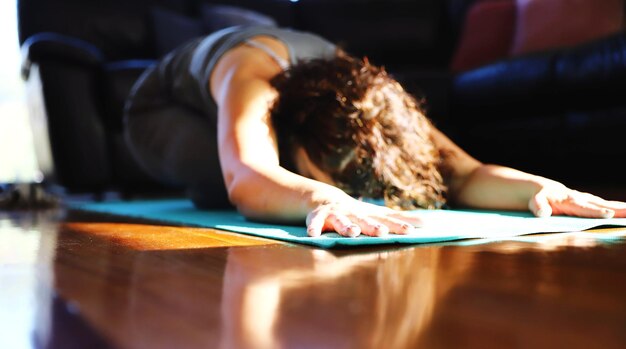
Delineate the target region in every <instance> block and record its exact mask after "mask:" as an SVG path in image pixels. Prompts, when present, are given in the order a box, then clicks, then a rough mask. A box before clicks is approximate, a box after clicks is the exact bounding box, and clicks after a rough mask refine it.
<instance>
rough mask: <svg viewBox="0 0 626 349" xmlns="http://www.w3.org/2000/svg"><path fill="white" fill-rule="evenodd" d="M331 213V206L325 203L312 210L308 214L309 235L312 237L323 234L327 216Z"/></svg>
mask: <svg viewBox="0 0 626 349" xmlns="http://www.w3.org/2000/svg"><path fill="white" fill-rule="evenodd" d="M329 213H330V207H328V206H324V205H322V206H320V207H318V208H316V209H315V210H313V211H311V213H309V214H308V215H307V216H306V226H307V228H306V232H307V235H309V236H310V237H318V236H320V235H322V230H323V229H324V226H325V225H326V217H328V214H329Z"/></svg>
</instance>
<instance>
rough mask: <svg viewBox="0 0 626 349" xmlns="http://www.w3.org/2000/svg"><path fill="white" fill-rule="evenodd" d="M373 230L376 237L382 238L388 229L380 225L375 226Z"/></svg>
mask: <svg viewBox="0 0 626 349" xmlns="http://www.w3.org/2000/svg"><path fill="white" fill-rule="evenodd" d="M374 229H375V230H376V232H377V233H378V236H383V235H387V234H389V228H387V227H386V226H384V225H382V224H376V225H375V226H374Z"/></svg>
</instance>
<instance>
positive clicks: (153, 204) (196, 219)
mask: <svg viewBox="0 0 626 349" xmlns="http://www.w3.org/2000/svg"><path fill="white" fill-rule="evenodd" d="M70 207H71V208H73V209H78V210H84V211H93V212H101V213H108V214H114V215H120V216H127V217H137V218H143V219H149V220H154V221H160V222H165V223H174V224H179V225H189V226H196V227H206V228H215V229H220V230H226V231H232V232H237V233H243V234H249V235H254V236H259V237H264V238H270V239H276V240H282V241H288V242H295V243H301V244H307V245H313V246H317V247H322V248H331V247H341V246H366V245H381V244H419V243H432V242H442V241H453V240H462V239H476V238H488V239H499V238H506V237H512V236H520V235H526V234H533V233H561V232H572V231H583V230H588V229H591V228H596V227H600V226H618V227H626V218H613V219H594V218H576V217H563V216H557V217H545V218H536V217H534V216H532V215H531V214H530V213H525V212H497V211H474V210H419V211H417V212H418V213H419V214H420V217H421V218H422V220H423V222H424V226H423V227H420V228H417V231H416V233H415V234H411V235H394V234H390V235H388V236H385V237H370V236H363V235H361V236H359V237H356V238H346V237H342V236H341V235H339V234H337V233H324V234H322V236H321V237H315V238H312V237H308V236H307V235H306V229H305V227H304V226H289V225H274V224H267V223H258V222H252V221H248V220H246V219H245V218H244V217H243V216H241V215H240V214H238V213H237V212H235V211H232V210H231V211H204V210H198V209H196V208H195V207H194V206H193V204H192V203H191V201H188V200H184V199H180V200H178V199H176V200H146V201H112V202H100V203H74V204H70Z"/></svg>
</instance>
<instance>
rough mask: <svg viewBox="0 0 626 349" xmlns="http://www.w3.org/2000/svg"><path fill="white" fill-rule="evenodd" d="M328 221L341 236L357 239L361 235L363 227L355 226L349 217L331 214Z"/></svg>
mask: <svg viewBox="0 0 626 349" xmlns="http://www.w3.org/2000/svg"><path fill="white" fill-rule="evenodd" d="M327 221H328V222H329V223H330V225H331V227H332V228H333V229H334V230H335V231H336V232H337V233H339V235H342V236H347V237H352V238H353V237H356V236H359V234H361V227H359V226H358V225H356V224H354V223H353V222H352V221H351V220H350V219H349V218H348V217H347V216H345V215H343V214H339V213H330V214H329V215H328V219H327Z"/></svg>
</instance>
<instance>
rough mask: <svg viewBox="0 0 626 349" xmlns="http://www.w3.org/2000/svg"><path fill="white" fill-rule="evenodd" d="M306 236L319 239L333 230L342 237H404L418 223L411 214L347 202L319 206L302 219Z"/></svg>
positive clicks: (419, 223) (356, 202) (417, 219)
mask: <svg viewBox="0 0 626 349" xmlns="http://www.w3.org/2000/svg"><path fill="white" fill-rule="evenodd" d="M306 225H307V234H308V235H309V236H311V237H317V236H320V235H321V234H322V233H323V232H326V231H335V232H337V233H338V234H340V235H342V236H346V237H356V236H359V235H360V234H364V235H368V236H384V235H387V234H389V233H391V234H400V235H406V234H411V233H413V232H414V231H415V227H416V226H421V225H422V221H421V219H420V218H419V217H417V214H416V213H415V212H409V211H397V210H393V209H391V208H388V207H384V206H379V205H375V204H370V203H366V202H362V201H359V200H355V199H350V200H346V201H342V202H332V203H324V204H320V205H319V206H318V207H317V208H315V209H314V210H313V211H311V212H310V213H309V214H308V215H307V217H306Z"/></svg>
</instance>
